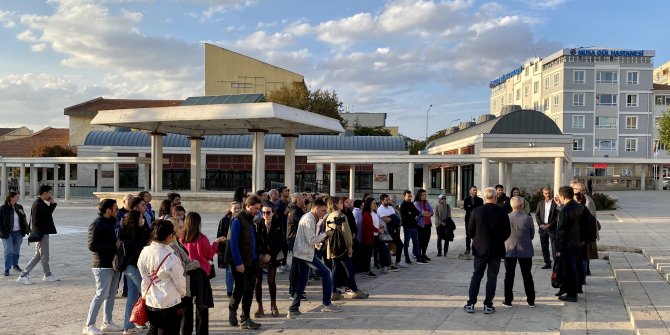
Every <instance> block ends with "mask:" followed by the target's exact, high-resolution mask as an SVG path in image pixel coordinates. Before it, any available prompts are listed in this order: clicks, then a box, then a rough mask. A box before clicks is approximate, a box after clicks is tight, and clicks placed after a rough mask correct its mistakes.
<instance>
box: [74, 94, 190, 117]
mask: <svg viewBox="0 0 670 335" xmlns="http://www.w3.org/2000/svg"><path fill="white" fill-rule="evenodd" d="M182 103H183V100H148V99H106V98H103V97H98V98H95V99H92V100H88V101H84V102H82V103H80V104H76V105H74V106H70V107H65V109H64V114H65V115H68V116H95V115H96V114H97V113H98V111H101V110H109V109H131V108H147V107H166V106H179V105H181V104H182Z"/></svg>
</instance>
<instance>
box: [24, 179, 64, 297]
mask: <svg viewBox="0 0 670 335" xmlns="http://www.w3.org/2000/svg"><path fill="white" fill-rule="evenodd" d="M51 190H52V188H51V186H48V185H42V186H40V191H39V192H40V193H39V194H40V195H39V196H38V197H37V199H35V201H34V202H33V207H32V209H31V211H30V226H31V229H32V232H33V233H36V234H39V235H41V236H42V240H40V241H39V242H37V243H35V256H33V259H31V260H30V262H29V263H28V265H27V266H26V269H25V270H24V271H23V272H22V273H21V276H20V277H19V278H18V279H17V280H16V281H17V282H19V283H21V284H26V285H30V284H33V282H32V281H31V280H30V276H29V274H30V271H32V270H33V268H34V267H35V265H37V263H39V262H41V263H42V270H44V277H43V278H42V281H48V282H55V281H59V280H60V279H59V278H58V277H56V276H55V275H54V274H53V273H51V268H50V267H49V235H51V234H56V233H57V232H56V225H55V224H54V218H53V212H54V210H55V209H56V205H57V204H56V202H55V201H54V199H53V198H52V197H51Z"/></svg>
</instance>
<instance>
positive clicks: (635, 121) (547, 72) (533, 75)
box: [490, 47, 667, 183]
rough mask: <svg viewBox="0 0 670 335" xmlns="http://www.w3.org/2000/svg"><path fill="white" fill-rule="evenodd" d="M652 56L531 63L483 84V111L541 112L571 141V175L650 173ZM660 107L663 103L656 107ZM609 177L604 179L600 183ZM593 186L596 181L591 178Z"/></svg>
mask: <svg viewBox="0 0 670 335" xmlns="http://www.w3.org/2000/svg"><path fill="white" fill-rule="evenodd" d="M654 55H655V52H654V51H653V50H620V49H606V48H597V47H592V48H572V49H571V48H566V49H561V50H559V51H557V52H555V53H553V54H551V55H549V56H548V57H545V58H536V59H534V60H533V61H531V62H529V63H528V64H524V65H522V66H520V67H518V68H516V69H514V70H513V71H511V72H509V73H507V74H504V75H502V76H501V77H499V78H497V79H495V80H493V81H492V82H491V83H490V87H491V99H490V111H491V113H492V114H494V115H501V113H503V111H504V110H505V109H508V108H510V106H521V108H524V109H533V110H538V111H542V112H544V113H545V114H546V115H547V116H548V117H550V118H551V119H552V120H553V121H554V122H555V123H556V124H557V125H558V127H559V128H560V129H561V131H562V132H563V133H564V134H570V135H572V136H573V145H572V150H573V152H572V156H573V158H574V160H573V166H572V168H573V171H572V173H573V175H574V176H575V177H603V178H602V182H603V183H610V182H614V183H616V182H619V181H620V179H613V178H621V177H639V176H645V175H646V176H651V175H653V164H650V163H651V161H650V160H652V159H653V158H654V157H659V156H658V154H660V155H661V157H659V158H667V155H666V154H665V152H663V153H660V152H659V153H658V154H657V155H655V154H654V145H653V144H654V141H655V140H657V139H658V131H657V128H656V126H655V122H654V120H655V117H656V116H657V114H658V110H659V109H660V108H657V106H659V105H658V100H657V99H656V98H655V97H656V95H657V94H660V93H659V92H657V91H656V90H654V84H653V82H654V74H653V72H654V67H653V57H654ZM663 103H665V101H663ZM608 177H609V178H608ZM598 181H599V182H600V181H601V180H598Z"/></svg>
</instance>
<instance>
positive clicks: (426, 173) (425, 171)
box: [421, 163, 431, 191]
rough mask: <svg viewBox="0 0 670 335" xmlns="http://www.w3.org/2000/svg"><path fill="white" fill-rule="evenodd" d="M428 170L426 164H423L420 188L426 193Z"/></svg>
mask: <svg viewBox="0 0 670 335" xmlns="http://www.w3.org/2000/svg"><path fill="white" fill-rule="evenodd" d="M430 172H431V171H430V168H429V165H428V163H424V164H423V178H422V179H423V180H422V181H421V186H422V188H423V189H424V190H426V191H428V186H430Z"/></svg>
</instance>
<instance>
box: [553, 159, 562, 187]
mask: <svg viewBox="0 0 670 335" xmlns="http://www.w3.org/2000/svg"><path fill="white" fill-rule="evenodd" d="M562 174H563V158H561V157H555V158H554V190H555V192H558V189H559V188H561V186H562V184H563V182H562V180H561V176H562Z"/></svg>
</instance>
